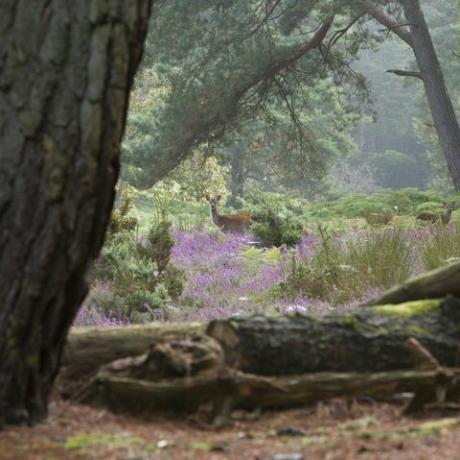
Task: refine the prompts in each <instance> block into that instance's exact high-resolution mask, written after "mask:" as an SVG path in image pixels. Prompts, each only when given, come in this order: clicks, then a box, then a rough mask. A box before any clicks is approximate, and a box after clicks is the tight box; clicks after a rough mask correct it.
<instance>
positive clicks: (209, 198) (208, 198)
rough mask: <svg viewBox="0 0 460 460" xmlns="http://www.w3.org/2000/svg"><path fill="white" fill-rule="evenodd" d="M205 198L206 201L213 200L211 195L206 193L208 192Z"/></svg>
mask: <svg viewBox="0 0 460 460" xmlns="http://www.w3.org/2000/svg"><path fill="white" fill-rule="evenodd" d="M204 199H205V200H206V201H211V197H210V196H209V193H206V194H205V195H204Z"/></svg>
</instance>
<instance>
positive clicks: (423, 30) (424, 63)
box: [361, 0, 460, 190]
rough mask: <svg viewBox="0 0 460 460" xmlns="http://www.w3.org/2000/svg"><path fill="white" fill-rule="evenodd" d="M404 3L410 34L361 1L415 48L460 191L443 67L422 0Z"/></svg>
mask: <svg viewBox="0 0 460 460" xmlns="http://www.w3.org/2000/svg"><path fill="white" fill-rule="evenodd" d="M400 3H401V5H402V7H403V9H404V14H405V16H406V20H407V22H408V24H409V32H408V31H407V27H406V26H404V27H401V25H400V24H398V23H397V22H396V21H395V20H394V19H393V18H391V17H390V16H388V15H387V14H385V13H384V12H383V11H381V10H380V9H379V8H378V7H377V6H376V5H375V4H374V2H372V1H369V0H361V4H362V5H363V6H364V7H365V8H366V9H367V11H368V13H369V14H371V15H372V16H373V17H374V18H375V19H376V20H377V21H379V22H380V23H381V24H382V25H384V26H385V27H387V28H388V30H390V31H391V32H393V33H395V34H396V35H398V36H399V38H401V40H403V41H405V42H406V43H407V44H408V45H409V46H411V48H412V50H413V52H414V55H415V58H416V60H417V65H418V67H419V70H420V74H421V77H422V80H423V84H424V87H425V93H426V97H427V100H428V104H429V106H430V111H431V115H432V117H433V121H434V124H435V127H436V132H437V133H438V138H439V143H440V145H441V148H442V151H443V154H444V157H445V159H446V163H447V167H448V169H449V173H450V176H451V179H452V183H453V185H454V187H455V189H456V190H460V128H459V125H458V120H457V117H456V114H455V110H454V107H453V105H452V101H451V99H450V97H449V93H448V90H447V86H446V84H445V81H444V76H443V74H442V70H441V65H440V63H439V60H438V56H437V54H436V50H435V48H434V45H433V41H432V39H431V35H430V31H429V29H428V25H427V23H426V21H425V16H424V14H423V10H422V8H421V6H420V2H419V0H400Z"/></svg>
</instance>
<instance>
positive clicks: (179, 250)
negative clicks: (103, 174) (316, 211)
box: [74, 225, 460, 327]
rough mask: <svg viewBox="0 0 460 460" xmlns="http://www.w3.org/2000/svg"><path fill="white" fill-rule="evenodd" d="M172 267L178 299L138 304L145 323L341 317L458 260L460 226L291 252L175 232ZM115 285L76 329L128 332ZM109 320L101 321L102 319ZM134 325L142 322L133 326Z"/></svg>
mask: <svg viewBox="0 0 460 460" xmlns="http://www.w3.org/2000/svg"><path fill="white" fill-rule="evenodd" d="M173 236H174V240H175V244H174V246H173V248H172V251H171V262H172V264H173V265H174V266H175V267H177V268H178V269H181V270H183V271H184V272H185V277H184V286H183V287H184V289H183V292H182V294H181V295H180V297H179V298H178V299H177V300H175V301H173V302H171V301H170V300H169V301H168V302H167V306H166V307H164V308H163V307H162V308H153V307H151V306H150V305H149V304H145V303H144V304H141V307H142V308H143V311H144V312H145V313H150V314H149V315H144V316H145V317H146V318H147V319H146V320H148V321H151V320H152V319H153V320H155V321H161V322H163V321H175V320H201V321H209V320H211V319H214V318H225V317H228V316H232V315H238V316H242V315H249V314H251V313H254V312H257V313H269V314H270V313H278V314H279V313H281V314H296V313H300V314H302V313H303V314H318V315H324V314H327V313H331V312H344V311H348V310H349V309H351V308H354V307H356V306H357V305H360V304H363V303H366V302H367V301H369V300H370V299H372V298H374V297H376V296H378V295H379V294H380V293H381V292H382V291H383V290H384V288H383V286H386V287H388V286H390V285H392V284H394V283H395V282H401V281H404V280H405V279H406V278H407V277H409V276H412V275H416V274H419V273H421V272H423V271H425V270H426V269H427V268H432V267H431V266H429V265H428V264H432V265H433V266H439V265H440V264H441V265H442V264H444V263H448V261H449V258H452V257H460V243H459V241H460V226H455V227H454V225H449V226H447V227H445V228H444V227H443V228H439V229H438V228H432V227H425V228H410V229H401V228H394V229H386V230H385V231H382V232H373V233H369V232H363V231H357V230H356V231H352V232H349V233H346V234H340V235H336V234H330V233H327V232H323V233H322V234H321V236H312V235H308V236H305V237H304V238H303V239H302V241H301V242H300V243H299V244H297V245H296V246H294V247H291V248H289V249H286V248H285V247H284V248H283V247H282V248H270V249H259V248H256V247H254V245H253V244H251V242H250V239H249V237H248V236H241V235H231V234H222V233H221V232H218V231H215V232H214V233H209V231H206V230H203V229H199V228H194V229H191V230H189V231H184V230H180V229H175V230H173ZM120 306H121V304H120V298H119V297H118V296H116V295H114V290H113V288H112V285H111V284H107V283H104V282H97V281H96V283H95V285H94V286H93V289H92V291H91V295H90V297H89V298H88V300H87V301H86V303H85V304H84V305H83V307H82V308H81V310H80V312H79V313H78V316H77V318H76V320H75V323H74V325H75V326H84V325H96V326H99V327H110V326H119V325H123V324H127V322H128V321H126V319H125V318H122V317H121V315H120V314H113V312H115V311H117V307H120ZM107 311H108V312H110V311H111V312H112V313H108V314H107V313H104V312H107ZM133 321H141V320H140V319H134V320H133Z"/></svg>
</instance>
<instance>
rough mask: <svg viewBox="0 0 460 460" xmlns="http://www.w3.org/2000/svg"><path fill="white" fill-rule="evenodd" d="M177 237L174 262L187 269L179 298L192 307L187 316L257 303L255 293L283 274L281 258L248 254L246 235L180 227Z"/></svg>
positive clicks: (223, 313) (231, 310) (209, 315)
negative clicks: (275, 259)
mask: <svg viewBox="0 0 460 460" xmlns="http://www.w3.org/2000/svg"><path fill="white" fill-rule="evenodd" d="M175 238H176V245H175V246H174V248H173V250H172V262H173V264H174V265H175V266H176V267H178V268H180V269H182V270H185V272H186V278H187V281H186V283H185V286H184V291H183V293H182V296H181V298H180V299H179V302H181V303H183V304H185V306H184V307H183V308H188V309H190V314H189V315H187V317H188V318H192V319H202V320H209V319H212V318H218V317H224V316H229V315H231V314H235V313H239V312H242V311H244V310H248V308H250V306H252V307H253V306H254V304H255V302H254V301H253V300H252V297H253V296H254V294H260V293H262V292H263V291H266V290H267V289H269V288H270V287H272V286H273V285H275V284H276V283H278V282H279V281H280V280H281V279H282V278H283V277H284V274H285V270H284V264H283V263H282V261H281V260H280V261H279V262H273V261H271V262H268V263H267V260H265V259H264V257H263V252H262V251H257V253H258V254H259V257H258V260H254V258H251V260H250V261H249V260H248V258H247V257H245V251H247V250H248V248H250V245H249V244H248V242H249V240H248V237H247V236H241V235H229V234H226V235H222V234H220V233H215V234H209V233H205V232H204V231H202V230H198V229H195V230H192V231H191V232H189V233H186V232H183V231H180V230H178V231H177V232H176V234H175ZM272 303H273V302H272ZM258 306H259V307H260V306H261V305H260V303H259V304H258Z"/></svg>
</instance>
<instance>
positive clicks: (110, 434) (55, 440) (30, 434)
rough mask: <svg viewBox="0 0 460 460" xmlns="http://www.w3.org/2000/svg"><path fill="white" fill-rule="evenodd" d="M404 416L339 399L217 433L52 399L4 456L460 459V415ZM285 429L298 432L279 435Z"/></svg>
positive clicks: (194, 421)
mask: <svg viewBox="0 0 460 460" xmlns="http://www.w3.org/2000/svg"><path fill="white" fill-rule="evenodd" d="M399 414H400V407H398V406H393V405H386V404H378V403H372V404H364V403H353V404H352V405H351V406H350V407H349V408H347V405H346V404H345V403H344V402H343V401H336V400H334V401H332V402H330V403H328V404H321V405H319V406H317V407H316V408H313V409H298V410H291V411H285V412H281V413H272V412H266V413H262V414H261V415H260V417H259V418H257V417H255V418H257V419H256V420H248V416H249V418H251V416H253V417H252V418H254V414H247V413H243V412H235V413H233V420H232V423H231V425H230V426H229V427H226V428H224V429H220V430H214V429H212V428H211V427H210V426H209V425H207V424H206V423H205V419H204V418H203V417H201V416H199V415H198V416H195V417H193V418H192V417H191V418H189V419H187V420H184V419H183V418H181V419H176V418H165V417H163V416H155V418H152V419H150V420H139V419H134V418H130V417H126V416H123V417H122V416H117V415H113V414H111V413H109V412H107V411H105V410H100V409H94V408H90V407H87V406H80V405H76V404H72V403H68V402H62V401H60V400H55V401H54V402H53V403H52V404H51V407H50V417H49V418H48V419H47V420H46V422H45V423H43V424H41V425H39V426H36V427H34V428H27V427H14V428H7V429H5V430H4V431H2V432H1V433H0V460H19V459H28V460H45V459H47V460H48V459H69V460H77V459H78V460H80V459H128V458H130V459H134V458H136V459H139V460H140V459H168V460H189V459H190V460H192V459H199V460H211V459H213V460H223V459H228V460H240V459H248V460H255V459H260V460H265V459H268V458H270V456H271V455H274V454H281V453H302V454H303V455H304V458H306V459H307V458H308V459H324V458H327V459H331V460H334V459H337V460H338V459H340V460H343V459H356V458H359V459H395V458H397V459H398V460H400V459H402V460H404V459H414V458H416V459H418V460H424V459H426V460H433V459H447V460H449V459H456V458H458V452H459V451H460V417H448V418H433V417H431V418H430V419H428V418H421V419H410V418H404V417H401V416H400V415H399ZM431 415H432V416H433V415H435V414H431ZM235 418H237V419H238V420H235ZM288 428H292V429H293V430H291V432H294V433H297V434H298V435H297V436H287V435H284V436H282V435H280V434H281V432H283V429H284V432H286V431H288V432H289V429H288ZM278 430H279V431H280V434H277V431H278Z"/></svg>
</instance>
